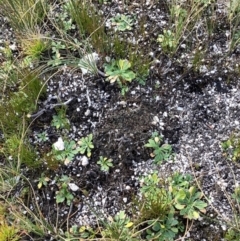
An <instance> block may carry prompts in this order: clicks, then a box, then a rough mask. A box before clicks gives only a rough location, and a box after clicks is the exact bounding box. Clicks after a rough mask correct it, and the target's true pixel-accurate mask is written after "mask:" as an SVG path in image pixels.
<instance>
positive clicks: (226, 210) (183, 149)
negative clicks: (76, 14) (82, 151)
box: [0, 1, 240, 241]
mask: <svg viewBox="0 0 240 241" xmlns="http://www.w3.org/2000/svg"><path fill="white" fill-rule="evenodd" d="M96 6H97V7H98V9H99V11H102V12H103V14H104V15H105V16H106V17H108V18H110V17H112V16H115V15H116V13H124V14H131V15H136V16H137V22H140V21H141V19H143V18H144V19H145V21H146V23H145V25H146V26H145V36H140V35H139V36H138V39H136V37H137V36H135V35H133V34H132V32H131V31H127V32H126V33H124V34H123V37H125V36H127V38H128V39H129V40H131V41H136V43H137V44H139V46H140V48H145V49H146V50H147V52H148V53H146V54H148V56H149V57H150V58H151V59H152V65H151V68H150V75H149V77H148V79H147V81H146V85H138V83H132V84H131V85H130V90H129V92H128V93H127V94H126V95H125V96H124V97H123V96H122V95H121V94H120V91H119V88H117V87H116V85H110V84H109V83H108V82H106V81H105V79H104V77H102V76H98V75H95V76H88V75H86V76H82V74H81V72H80V71H74V72H73V71H71V70H70V69H65V70H62V71H61V72H60V73H58V74H56V75H54V76H53V77H52V78H50V79H49V81H48V83H47V96H46V98H45V99H44V100H41V101H39V106H38V110H41V109H43V108H45V107H46V106H49V105H51V104H56V103H57V102H59V100H61V102H65V101H68V100H71V101H70V102H69V104H67V118H68V119H69V120H70V130H69V131H68V132H66V131H63V132H57V131H56V129H55V128H53V127H51V125H50V123H51V120H52V116H53V115H54V114H55V111H54V110H53V109H49V110H47V111H46V112H44V113H43V114H42V115H40V116H39V117H38V118H36V120H35V121H34V124H33V125H32V126H31V135H30V138H31V141H32V143H33V145H35V146H37V148H38V149H39V151H40V152H48V151H49V148H51V145H52V144H53V143H55V142H56V141H57V139H58V137H60V136H62V135H67V136H68V137H69V138H70V139H72V140H76V141H77V140H79V139H80V138H81V137H83V136H87V135H88V134H91V133H92V134H93V144H94V150H93V151H92V156H91V158H90V159H89V163H88V164H87V165H83V163H82V156H81V155H78V156H77V157H76V158H75V159H74V160H73V161H72V162H70V163H69V164H68V165H61V166H60V167H56V166H55V165H52V166H48V167H46V168H48V169H46V170H45V172H46V174H47V176H48V177H49V178H50V182H49V184H48V186H47V187H44V188H42V189H40V190H39V189H37V184H38V179H34V180H32V184H33V187H34V188H35V189H36V190H35V191H36V196H37V198H38V200H39V205H40V207H41V209H42V211H43V214H44V215H45V216H46V217H47V218H48V219H49V222H51V223H54V222H56V218H57V217H56V215H57V213H59V220H58V222H59V223H60V226H61V225H62V226H63V227H64V225H66V223H65V220H66V217H69V216H71V218H70V224H71V225H73V224H77V225H80V226H81V225H95V224H96V221H97V220H98V218H99V217H108V216H114V215H115V214H116V213H117V212H118V211H120V210H126V212H127V213H129V214H130V215H131V212H130V211H129V210H130V207H131V204H132V203H131V201H132V198H133V195H137V194H138V192H139V186H140V183H139V178H140V177H142V176H144V175H146V174H148V173H151V172H152V171H153V170H156V169H157V170H158V172H159V176H161V177H167V176H169V175H171V174H172V173H174V172H176V171H178V172H181V173H190V174H192V175H193V176H194V177H195V178H196V180H197V183H198V184H199V187H201V188H202V191H203V193H204V195H205V196H206V197H207V198H208V199H209V200H210V205H209V207H208V208H207V213H206V216H207V217H208V218H206V219H203V220H202V221H200V222H199V221H197V222H194V223H193V225H192V227H191V229H190V231H189V233H188V234H187V235H186V239H184V240H187V238H188V240H194V241H200V240H201V241H204V240H209V241H210V240H224V239H223V233H224V232H225V230H226V227H225V225H224V224H223V222H221V221H217V220H223V219H227V220H230V219H231V217H232V215H233V213H232V211H233V210H232V207H231V205H230V203H229V200H228V199H227V197H228V196H227V195H226V194H228V195H229V196H230V195H231V193H232V192H233V190H234V187H236V185H237V183H238V181H239V180H240V170H239V165H238V163H234V162H232V161H229V160H228V158H227V157H226V156H224V155H223V151H222V148H221V143H222V142H223V141H225V140H227V139H228V138H229V136H230V135H231V134H232V133H238V132H239V131H240V130H239V129H240V125H239V121H240V120H239V116H240V91H239V90H240V82H239V66H238V63H239V49H238V48H236V49H235V50H234V51H232V52H231V53H230V54H229V38H228V27H229V26H227V25H225V21H224V19H225V15H224V14H225V12H226V7H225V6H224V4H220V3H216V4H215V7H216V9H215V12H216V16H217V17H218V19H219V21H218V22H217V25H218V26H217V27H216V29H215V31H214V33H213V35H212V36H211V38H209V37H208V36H207V35H206V32H205V31H206V29H204V27H203V23H202V22H199V24H198V26H197V27H196V29H195V30H194V36H195V37H194V38H192V41H195V42H194V43H192V44H193V45H195V46H196V47H195V48H194V50H193V51H189V50H188V49H187V47H186V46H187V45H188V43H187V42H186V43H185V42H183V43H182V44H181V45H180V48H179V51H178V52H177V54H176V55H175V56H173V57H169V56H167V55H165V54H163V53H162V51H161V48H160V46H159V44H157V43H156V38H157V36H158V34H159V33H160V32H162V29H163V28H165V27H166V26H167V23H168V16H167V12H166V4H164V3H162V2H161V1H159V2H156V1H155V2H154V1H152V2H151V1H147V2H146V3H138V2H135V1H132V2H131V3H129V4H128V5H126V4H123V3H122V2H120V1H110V3H108V4H105V5H102V4H98V3H96ZM220 20H221V21H220ZM137 26H138V25H137V24H136V28H137ZM0 32H1V39H2V43H4V42H5V41H6V40H8V41H10V44H11V45H13V46H14V45H15V42H14V39H12V38H13V34H12V32H11V29H10V28H9V25H8V24H7V21H6V19H5V18H1V28H0ZM200 48H204V51H205V56H204V58H203V59H202V61H201V62H200V63H199V65H198V66H197V68H195V67H194V66H193V64H192V63H193V61H192V60H193V58H194V53H195V52H196V51H197V50H198V49H200ZM98 67H99V69H101V70H103V69H102V66H98ZM43 131H46V132H47V133H48V136H49V140H48V141H47V142H45V143H39V140H38V136H37V134H39V133H41V132H43ZM154 131H157V132H158V133H159V134H161V135H162V136H163V137H164V142H165V143H169V144H171V146H172V147H173V150H174V153H175V156H174V158H173V160H170V161H168V162H165V163H163V164H161V165H158V166H156V165H154V164H153V160H152V159H151V157H150V151H149V150H148V149H147V148H145V147H144V144H146V143H147V141H148V139H149V138H150V137H151V134H152V133H153V132H154ZM99 156H107V157H109V158H111V159H112V160H113V168H111V169H110V171H109V172H108V173H104V172H102V171H101V170H100V167H99V165H97V164H96V162H97V161H98V159H99ZM24 171H26V170H24ZM26 173H27V171H26ZM63 174H65V175H68V176H69V177H71V179H72V181H71V182H72V183H74V184H75V185H77V186H78V187H79V189H78V190H77V191H75V192H72V193H73V195H74V197H75V199H74V203H72V204H71V206H70V207H69V206H66V205H62V204H60V205H56V201H55V198H54V197H55V191H56V189H57V186H56V183H55V181H54V180H55V178H56V177H57V176H61V175H63Z"/></svg>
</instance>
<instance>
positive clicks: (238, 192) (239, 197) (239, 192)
mask: <svg viewBox="0 0 240 241" xmlns="http://www.w3.org/2000/svg"><path fill="white" fill-rule="evenodd" d="M232 198H233V199H234V200H235V201H236V202H238V203H240V187H239V186H237V187H236V188H235V189H234V193H233V194H232Z"/></svg>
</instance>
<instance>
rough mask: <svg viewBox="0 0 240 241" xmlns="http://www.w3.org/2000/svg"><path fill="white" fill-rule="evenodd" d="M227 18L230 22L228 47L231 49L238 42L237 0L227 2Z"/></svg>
mask: <svg viewBox="0 0 240 241" xmlns="http://www.w3.org/2000/svg"><path fill="white" fill-rule="evenodd" d="M228 20H229V24H230V48H229V51H232V50H233V49H234V48H235V47H236V46H237V45H238V44H239V42H240V31H239V29H238V26H239V23H240V3H239V1H237V0H231V1H229V4H228Z"/></svg>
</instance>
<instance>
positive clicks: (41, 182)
mask: <svg viewBox="0 0 240 241" xmlns="http://www.w3.org/2000/svg"><path fill="white" fill-rule="evenodd" d="M49 181H50V179H49V177H46V176H45V174H44V173H42V174H41V177H40V178H39V179H38V185H37V186H38V189H40V188H42V186H47V184H48V182H49Z"/></svg>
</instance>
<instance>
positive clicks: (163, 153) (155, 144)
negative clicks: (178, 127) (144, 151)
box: [144, 132, 172, 164]
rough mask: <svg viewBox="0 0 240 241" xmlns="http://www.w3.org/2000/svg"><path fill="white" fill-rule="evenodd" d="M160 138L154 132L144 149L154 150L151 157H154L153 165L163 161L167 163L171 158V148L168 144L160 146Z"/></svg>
mask: <svg viewBox="0 0 240 241" xmlns="http://www.w3.org/2000/svg"><path fill="white" fill-rule="evenodd" d="M161 143H162V137H160V136H159V135H158V133H156V132H154V133H153V135H152V137H151V139H149V140H148V143H147V144H145V145H144V146H145V147H149V148H152V149H154V151H153V153H151V156H152V157H154V163H155V164H161V163H162V162H163V161H167V160H168V159H169V158H170V157H171V156H172V147H171V145H169V144H162V145H161Z"/></svg>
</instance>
